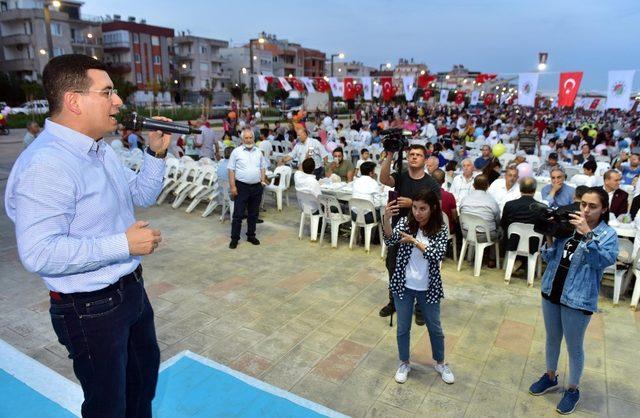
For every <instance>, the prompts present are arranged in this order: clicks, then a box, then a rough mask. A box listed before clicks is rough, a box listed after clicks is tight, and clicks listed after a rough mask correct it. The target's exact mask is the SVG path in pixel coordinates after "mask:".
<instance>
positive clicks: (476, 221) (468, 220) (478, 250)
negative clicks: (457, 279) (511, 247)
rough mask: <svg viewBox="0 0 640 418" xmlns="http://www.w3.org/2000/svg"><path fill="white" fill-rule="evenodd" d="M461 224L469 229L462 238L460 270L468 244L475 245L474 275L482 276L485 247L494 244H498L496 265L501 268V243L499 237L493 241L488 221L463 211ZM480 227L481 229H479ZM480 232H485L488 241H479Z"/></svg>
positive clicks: (459, 260)
mask: <svg viewBox="0 0 640 418" xmlns="http://www.w3.org/2000/svg"><path fill="white" fill-rule="evenodd" d="M460 224H462V225H465V226H466V227H467V228H468V230H467V235H466V236H465V237H463V238H462V248H461V249H460V257H459V259H458V271H460V269H461V268H462V261H463V260H464V256H465V254H466V252H467V246H468V245H473V246H475V261H474V268H473V275H474V276H475V277H478V276H480V267H481V266H482V257H483V254H484V249H485V248H487V247H490V246H492V245H495V246H496V266H497V267H498V268H500V244H499V243H498V240H497V239H496V241H495V242H493V241H491V234H490V232H491V229H490V228H489V225H488V224H487V221H485V220H484V219H482V218H480V217H479V216H475V215H470V214H468V213H461V214H460ZM478 229H479V230H480V231H478ZM478 232H484V233H485V235H486V238H487V242H478Z"/></svg>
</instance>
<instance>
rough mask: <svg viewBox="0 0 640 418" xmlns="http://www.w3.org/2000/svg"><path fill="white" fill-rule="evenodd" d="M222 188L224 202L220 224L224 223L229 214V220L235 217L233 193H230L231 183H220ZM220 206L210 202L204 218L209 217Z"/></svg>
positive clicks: (203, 213)
mask: <svg viewBox="0 0 640 418" xmlns="http://www.w3.org/2000/svg"><path fill="white" fill-rule="evenodd" d="M218 184H220V186H221V191H220V194H221V200H222V213H221V214H220V222H224V218H225V215H226V214H227V212H229V218H230V219H231V218H232V217H233V207H234V202H233V200H231V193H230V192H229V182H227V181H225V182H222V183H218ZM216 206H218V204H217V203H216V202H215V201H213V200H212V201H211V202H209V205H208V206H207V208H206V209H205V210H204V212H202V217H203V218H205V217H207V216H208V215H209V214H210V213H211V212H213V210H214V209H215V208H216Z"/></svg>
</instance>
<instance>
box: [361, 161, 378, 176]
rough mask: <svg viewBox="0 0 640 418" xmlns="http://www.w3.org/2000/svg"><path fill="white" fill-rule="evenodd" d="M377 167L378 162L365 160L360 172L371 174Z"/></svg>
mask: <svg viewBox="0 0 640 418" xmlns="http://www.w3.org/2000/svg"><path fill="white" fill-rule="evenodd" d="M375 169H376V163H374V162H373V161H365V162H364V163H362V164H360V174H362V175H363V176H369V175H371V173H373V172H374V171H375Z"/></svg>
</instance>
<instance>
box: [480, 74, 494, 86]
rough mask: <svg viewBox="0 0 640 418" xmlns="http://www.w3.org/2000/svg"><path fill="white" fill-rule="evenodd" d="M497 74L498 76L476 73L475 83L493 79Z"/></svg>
mask: <svg viewBox="0 0 640 418" xmlns="http://www.w3.org/2000/svg"><path fill="white" fill-rule="evenodd" d="M497 76H498V75H497V74H478V75H477V76H476V83H478V84H482V83H486V82H487V81H489V80H493V79H494V78H496V77H497Z"/></svg>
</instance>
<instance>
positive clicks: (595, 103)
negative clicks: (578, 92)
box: [589, 99, 600, 110]
mask: <svg viewBox="0 0 640 418" xmlns="http://www.w3.org/2000/svg"><path fill="white" fill-rule="evenodd" d="M599 104H600V99H593V101H592V102H591V105H590V106H589V110H596V109H597V108H598V105H599Z"/></svg>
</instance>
